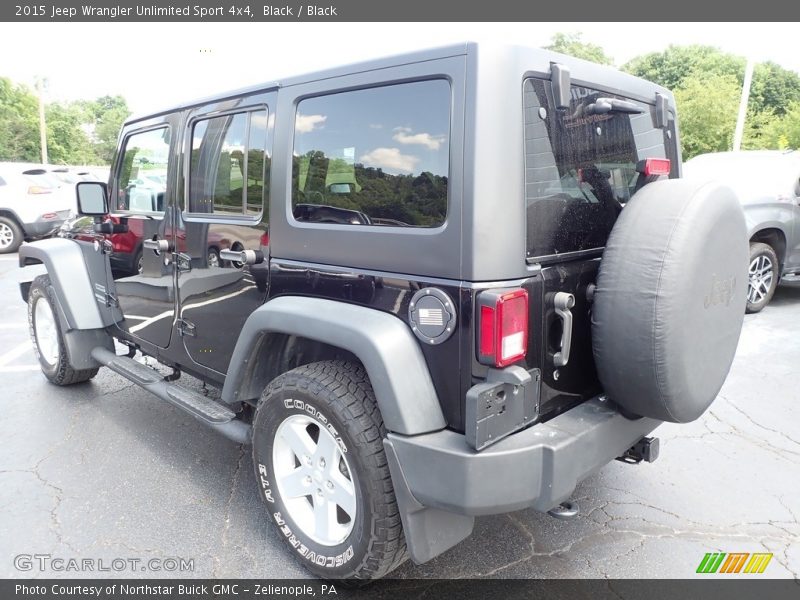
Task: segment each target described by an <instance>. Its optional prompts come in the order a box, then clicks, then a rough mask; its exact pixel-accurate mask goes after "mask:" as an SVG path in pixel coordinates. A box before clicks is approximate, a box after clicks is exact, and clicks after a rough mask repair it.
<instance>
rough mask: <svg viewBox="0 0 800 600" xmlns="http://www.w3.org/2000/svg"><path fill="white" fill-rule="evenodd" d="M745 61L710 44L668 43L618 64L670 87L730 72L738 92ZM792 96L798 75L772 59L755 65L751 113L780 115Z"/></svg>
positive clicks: (797, 94)
mask: <svg viewBox="0 0 800 600" xmlns="http://www.w3.org/2000/svg"><path fill="white" fill-rule="evenodd" d="M746 62H747V61H746V60H745V59H744V58H743V57H741V56H736V55H734V54H729V53H727V52H723V51H722V50H720V49H719V48H713V47H711V46H699V45H692V46H670V47H669V48H667V49H666V50H664V51H662V52H651V53H650V54H645V55H643V56H638V57H636V58H634V59H633V60H631V61H629V62H628V63H626V64H625V65H623V67H622V68H623V70H625V71H628V72H629V73H632V74H633V75H636V76H637V77H642V78H644V79H647V80H648V81H653V82H655V83H658V84H659V85H663V86H664V87H666V88H668V89H671V90H675V89H677V88H679V87H681V86H682V85H683V82H684V80H685V79H688V78H691V77H708V76H712V75H720V76H730V77H733V78H735V79H736V81H737V83H738V85H739V92H740V93H741V87H742V84H743V83H744V70H745V64H746ZM795 100H800V75H798V74H797V73H795V72H794V71H789V70H787V69H784V68H783V67H781V66H779V65H776V64H775V63H772V62H765V63H759V64H757V65H756V67H755V69H754V71H753V83H752V85H751V88H750V106H751V107H752V109H753V111H754V112H753V113H752V114H756V113H760V112H762V111H769V112H772V113H774V114H776V115H782V114H783V113H784V112H785V110H786V107H787V106H788V104H789V103H791V102H793V101H795Z"/></svg>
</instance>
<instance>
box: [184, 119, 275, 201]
mask: <svg viewBox="0 0 800 600" xmlns="http://www.w3.org/2000/svg"><path fill="white" fill-rule="evenodd" d="M191 143H192V149H191V166H190V172H189V212H191V213H195V214H197V213H199V214H214V215H227V216H255V215H258V214H260V213H261V210H262V208H263V202H264V191H265V178H266V175H267V173H269V169H268V164H267V163H268V157H267V152H266V150H267V111H266V110H258V111H252V112H244V113H236V114H231V115H224V116H220V117H214V118H212V119H204V120H202V121H197V122H196V123H195V124H194V126H193V128H192V138H191Z"/></svg>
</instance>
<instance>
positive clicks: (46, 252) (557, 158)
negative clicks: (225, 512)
mask: <svg viewBox="0 0 800 600" xmlns="http://www.w3.org/2000/svg"><path fill="white" fill-rule="evenodd" d="M678 148H679V145H678V132H677V129H676V116H675V105H674V100H673V97H672V95H671V94H670V92H669V91H667V90H665V89H663V88H661V87H658V86H656V85H654V84H651V83H648V82H646V81H643V80H640V79H636V78H634V77H632V76H630V75H626V74H623V73H620V72H618V71H616V70H614V69H611V68H607V67H601V66H598V65H596V64H591V63H588V62H584V61H580V60H576V59H572V58H569V57H566V56H562V55H559V54H554V53H551V52H546V51H543V50H537V49H530V48H519V47H494V46H484V45H477V44H471V43H468V44H461V45H454V46H449V47H446V48H440V49H435V50H427V51H423V52H418V53H414V54H408V55H403V56H398V57H393V58H386V59H382V60H376V61H372V62H366V63H361V64H358V65H352V66H347V67H342V68H339V69H332V70H329V71H325V72H322V73H315V74H312V75H306V76H300V77H296V78H292V79H288V80H284V81H282V82H281V84H280V85H278V84H277V83H265V84H261V85H257V86H254V87H252V88H250V89H246V90H240V91H237V92H230V93H222V94H220V95H218V96H216V97H212V98H207V99H204V100H200V101H196V102H190V103H186V104H183V105H181V106H179V107H176V108H174V109H172V110H166V111H163V112H160V113H157V114H152V115H145V116H141V117H136V118H132V119H130V120H129V121H128V122H127V123H126V124H125V125H124V129H123V131H122V134H121V137H120V146H119V149H118V152H117V158H116V162H115V164H114V166H113V169H112V176H111V179H110V182H109V184H108V186H105V185H101V184H92V183H80V184H78V186H79V187H78V199H79V205H80V210H81V212H82V214H84V215H88V216H92V217H94V224H93V232H94V233H95V234H96V238H95V240H94V241H93V242H88V241H83V240H80V239H55V240H49V241H45V242H39V243H36V244H31V245H29V246H25V247H24V248H23V249H22V251H21V252H20V264H21V265H22V266H24V265H28V264H34V263H38V262H42V263H44V264H45V266H46V268H47V272H48V274H47V275H46V276H41V277H38V278H36V279H35V280H33V282H28V283H25V284H22V293H23V297H24V298H25V299H26V301H27V302H28V306H29V310H28V313H29V319H30V327H31V332H32V339H33V343H34V346H35V348H36V350H37V353H38V356H39V360H40V363H41V366H42V370H43V372H44V374H45V376H46V377H47V378H48V379H49V380H50V381H52V382H53V383H54V384H56V385H67V384H73V383H78V382H82V381H87V380H90V379H91V378H92V377H94V375H95V374H96V373H97V371H98V369H99V368H100V367H103V366H105V367H108V368H110V369H111V370H113V371H115V372H116V373H118V374H119V375H121V376H123V377H125V378H127V379H129V380H131V381H133V382H134V383H136V384H138V385H140V386H141V387H143V388H144V389H146V390H148V391H150V392H152V393H153V394H155V395H157V396H158V397H160V398H162V399H164V400H165V401H167V402H170V403H172V404H173V405H175V406H176V407H178V408H180V409H182V410H185V411H186V412H187V413H188V414H190V415H192V416H193V417H195V418H197V419H199V420H200V421H201V422H203V423H205V424H206V425H208V426H209V427H210V428H212V429H215V430H217V431H218V432H220V433H222V434H224V435H226V436H228V437H229V438H231V439H233V440H235V441H237V442H239V443H245V444H252V452H253V464H254V468H255V473H254V475H255V482H256V485H257V486H258V489H259V492H260V495H261V497H262V499H263V501H264V506H265V510H267V512H268V514H269V518H270V520H271V521H272V522H273V524H274V526H275V527H276V530H277V531H278V532H279V535H280V537H281V538H282V539H284V540H285V542H286V544H287V547H288V548H289V549H290V551H291V552H292V553H294V554H295V555H296V556H297V557H298V559H299V560H300V561H301V562H302V563H303V564H304V565H306V566H307V567H308V568H309V569H311V570H312V571H313V572H314V573H316V574H318V575H321V576H323V577H329V578H374V577H380V576H383V575H385V574H387V573H389V572H391V571H392V570H393V569H394V568H396V567H397V566H398V565H399V564H401V563H402V562H403V561H404V560H405V559H406V558H407V557H408V556H410V557H411V558H412V559H413V560H414V561H415V562H418V563H419V562H424V561H427V560H429V559H431V558H432V557H434V556H436V555H438V554H440V553H442V552H444V551H445V550H447V549H448V548H450V547H451V546H453V545H455V544H457V543H458V542H459V541H461V540H463V539H464V538H466V537H467V536H469V535H470V534H471V532H472V529H473V523H474V519H475V517H476V516H479V515H486V514H493V513H501V512H507V511H515V510H519V509H522V508H526V507H533V508H535V509H537V510H540V511H551V512H553V513H554V514H555V515H557V516H562V517H566V516H570V515H574V514H575V513H576V511H577V510H578V507H577V505H576V504H575V503H574V502H571V501H570V495H571V494H572V492H573V490H574V489H575V486H576V484H577V483H578V482H579V481H580V480H581V479H583V478H585V477H587V476H588V475H589V474H591V473H593V472H594V471H596V470H597V469H599V468H601V467H602V466H603V465H604V464H606V463H607V462H609V461H611V460H613V459H615V458H621V459H623V460H625V461H626V462H639V461H642V460H645V461H652V460H654V459H655V458H656V456H657V454H658V445H657V440H655V439H654V438H652V437H648V436H649V435H650V433H651V432H652V431H653V430H654V429H655V428H656V427H658V425H659V424H661V423H662V422H664V421H671V422H677V423H683V422H688V421H692V420H694V419H696V418H697V417H698V416H699V415H700V414H701V413H702V412H703V411H704V410H705V409H706V408H707V407H708V406H709V404H710V403H711V402H712V401H713V400H714V398H715V396H716V394H717V392H718V391H719V389H720V387H721V385H722V383H723V381H724V380H725V377H726V375H727V372H728V369H729V367H730V364H731V361H732V359H733V355H734V351H735V348H736V344H737V341H738V337H739V332H740V328H741V323H742V315H743V313H744V301H745V298H744V293H743V289H744V286H746V282H747V269H746V263H747V237H746V230H745V224H744V219H743V216H742V212H741V209H740V208H739V205H738V202H737V200H736V197H735V195H734V194H733V192H731V191H730V190H729V189H727V188H725V187H721V186H718V185H716V184H696V183H692V182H688V181H685V180H681V179H680V178H679V176H680V164H681V161H680V154H679V150H678ZM154 169H159V170H160V171H161V172H164V173H166V177H165V180H164V181H165V185H164V189H163V192H162V196H161V197H155V200H153V197H152V196H148V197H145V196H141V195H138V196H135V197H134V191H133V188H132V187H131V184H132V182H134V181H137V180H142V179H143V178H144V176H145V175H147V172H148V171H151V170H154ZM148 198H149V199H148ZM140 200H146V201H143V202H140ZM109 204H111V206H112V207H113V212H114V213H115V214H118V215H124V218H125V219H127V228H128V231H131V230H132V229H133V228H132V225H131V223H132V222H141V225H142V228H143V232H144V233H143V234H142V248H143V265H142V272H141V274H140V275H138V276H133V277H123V278H117V279H115V278H114V276H113V274H112V271H111V257H113V252H114V250H113V244H109V243H107V240H106V239H105V238H104V237H103V236H107V235H113V234H114V233H116V232H117V231H116V230H115V227H119V225H120V224H121V223H117V222H110V221H108V219H107V217H106V215H107V214H108V212H109ZM220 229H224V230H227V231H229V232H230V236H229V237H228V239H234V238H235V239H237V240H240V243H241V248H237V249H234V248H233V247H231V248H230V249H221V250H220V252H219V257H220V259H221V260H223V261H228V263H229V264H230V268H224V269H221V268H212V267H213V266H214V265H213V264H211V262H212V261H210V260H209V255H208V248H209V240H211V239H212V237H211V236H212V232H213V231H218V230H220ZM179 231H180V232H183V233H181V234H180V235H184V234H185V239H183V240H182V239H180V236H179V234H178V233H177V232H179ZM267 231H268V232H269V235H268V236H267V240H266V241H267V242H268V243H264V241H265V234H266V232H267ZM115 341H116V342H117V343H121V344H123V345H124V346H125V347H127V348H128V352H127V354H118V353H117V350H115ZM140 355H147V356H151V357H155V358H156V359H157V360H158V361H159V362H161V363H162V364H163V365H166V366H168V367H171V368H172V369H173V372H172V374H171V375H169V376H168V377H166V378H165V377H163V376H162V375H161V374H159V372H157V371H156V370H154V369H151V368H149V367H147V366H145V365H144V364H142V363H141V362H139V361H137V360H136V357H137V356H140ZM182 373H185V374H188V375H192V376H194V377H197V378H199V379H201V380H203V381H204V382H206V383H208V384H210V385H214V386H217V387H219V388H220V390H221V391H220V399H219V400H218V401H217V400H214V399H211V398H209V397H206V396H203V395H201V394H199V393H197V392H196V391H194V390H193V389H192V388H191V387H190V386H185V385H182V384H181V382H180V380H179V379H178V377H179V376H180V375H181V374H182ZM689 467H690V466H689V465H687V468H689Z"/></svg>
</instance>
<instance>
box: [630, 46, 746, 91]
mask: <svg viewBox="0 0 800 600" xmlns="http://www.w3.org/2000/svg"><path fill="white" fill-rule="evenodd" d="M744 65H745V60H744V59H743V58H741V57H739V56H734V55H732V54H727V53H725V52H722V51H721V50H719V49H718V48H713V47H711V46H699V45H692V46H670V47H669V48H667V49H666V50H664V51H662V52H651V53H649V54H645V55H643V56H637V57H636V58H634V59H632V60H630V61H629V62H627V63H625V64H624V65H623V66H622V69H623V70H624V71H627V72H628V73H632V74H633V75H636V76H637V77H642V78H643V79H647V80H648V81H652V82H654V83H657V84H659V85H663V86H664V87H665V88H668V89H670V90H675V89H677V88H679V87H681V85H682V84H683V81H684V79H688V78H691V77H700V76H704V75H705V76H710V75H719V76H730V77H732V78H734V79H736V80H738V81H739V85H740V86H741V82H742V80H743V79H744Z"/></svg>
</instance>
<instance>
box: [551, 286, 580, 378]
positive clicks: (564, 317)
mask: <svg viewBox="0 0 800 600" xmlns="http://www.w3.org/2000/svg"><path fill="white" fill-rule="evenodd" d="M573 306H575V296H573V295H572V294H568V293H567V292H558V293H556V295H555V296H553V307H554V308H555V309H556V314H557V315H558V316H559V317H560V318H561V350H560V351H558V352H556V353H555V354H554V355H553V364H554V365H555V366H557V367H563V366H565V365H566V364H567V363H568V362H569V351H570V347H571V346H572V311H570V309H571V308H572V307H573Z"/></svg>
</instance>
